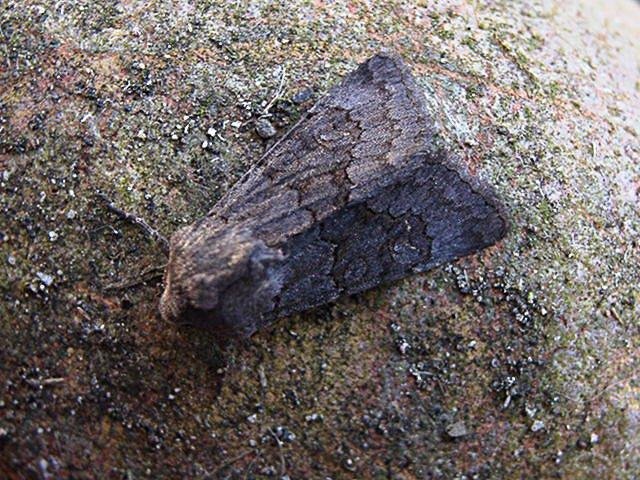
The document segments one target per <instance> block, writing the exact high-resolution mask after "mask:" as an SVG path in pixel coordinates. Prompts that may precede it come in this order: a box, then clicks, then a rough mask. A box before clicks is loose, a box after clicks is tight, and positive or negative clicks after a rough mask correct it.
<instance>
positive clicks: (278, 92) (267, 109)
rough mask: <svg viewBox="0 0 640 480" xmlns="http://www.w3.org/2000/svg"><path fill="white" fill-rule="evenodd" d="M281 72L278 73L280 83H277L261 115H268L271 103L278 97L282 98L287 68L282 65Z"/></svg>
mask: <svg viewBox="0 0 640 480" xmlns="http://www.w3.org/2000/svg"><path fill="white" fill-rule="evenodd" d="M281 72H282V73H281V74H280V85H278V90H276V94H275V95H274V96H273V98H272V99H271V101H270V102H269V103H267V106H266V107H264V110H262V114H261V116H264V115H268V114H269V110H270V109H271V107H273V104H274V103H276V102H277V101H278V100H279V99H280V98H282V93H283V91H284V81H285V78H286V76H287V69H286V68H285V66H284V65H283V66H282V69H281Z"/></svg>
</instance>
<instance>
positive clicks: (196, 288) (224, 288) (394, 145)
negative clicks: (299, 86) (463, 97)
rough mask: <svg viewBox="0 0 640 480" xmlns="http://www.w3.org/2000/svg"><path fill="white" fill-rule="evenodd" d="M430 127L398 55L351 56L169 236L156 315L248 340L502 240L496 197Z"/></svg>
mask: <svg viewBox="0 0 640 480" xmlns="http://www.w3.org/2000/svg"><path fill="white" fill-rule="evenodd" d="M435 134H436V128H435V122H434V120H433V118H432V117H430V115H429V114H428V112H427V110H426V108H425V103H424V97H423V93H422V91H421V90H420V89H419V88H418V86H417V84H416V82H415V80H414V79H413V77H412V75H411V73H410V72H409V70H408V68H407V67H406V66H405V64H404V63H403V61H402V60H401V59H400V57H398V56H396V55H395V54H388V53H380V54H377V55H375V56H374V57H372V58H370V59H369V60H367V61H366V62H364V63H363V64H361V65H360V66H359V67H358V68H357V69H356V70H355V71H353V72H352V73H351V74H349V75H348V76H347V77H346V78H345V79H344V80H343V81H342V83H340V84H339V85H337V86H335V87H334V88H333V89H332V90H330V91H329V93H328V94H327V95H326V96H325V97H324V98H322V99H321V100H320V101H318V103H317V104H316V105H315V106H314V107H312V108H311V109H310V110H309V111H308V112H307V113H306V114H305V115H304V116H303V117H302V118H301V120H300V121H299V122H298V123H297V124H296V125H295V126H294V127H293V128H292V129H291V130H290V131H289V132H288V133H287V134H286V135H284V137H283V138H282V139H281V140H280V141H278V142H277V143H276V144H275V145H273V147H271V148H270V149H269V150H268V151H267V152H266V153H265V154H264V156H263V157H262V158H261V160H260V161H259V162H258V163H257V164H256V165H255V166H253V167H252V168H251V169H250V170H249V172H248V173H247V174H246V175H245V176H244V177H243V178H242V179H241V180H240V181H238V183H236V184H235V185H234V186H233V187H232V188H231V189H230V191H229V192H228V193H227V194H226V195H225V196H224V197H223V198H222V199H220V201H219V202H218V203H217V204H216V205H215V207H214V208H213V209H212V210H211V211H210V212H209V213H208V214H207V215H206V216H205V217H204V218H202V219H201V220H199V221H197V222H195V223H194V224H192V225H190V226H188V227H186V228H183V229H181V230H179V231H177V232H176V233H175V234H174V235H173V236H172V238H171V244H170V254H169V261H168V264H167V268H166V272H165V278H164V283H165V288H164V293H163V294H162V298H161V301H160V312H161V314H162V317H163V318H164V319H166V320H174V321H177V322H183V323H188V324H193V325H196V326H201V327H210V328H214V329H216V330H217V331H219V332H221V333H222V334H224V335H228V336H232V337H233V336H239V337H247V336H250V335H251V334H253V333H254V332H255V331H256V330H259V329H260V328H261V327H263V326H265V325H267V324H270V323H272V322H273V321H274V320H276V319H278V318H279V317H285V316H288V315H290V314H293V313H295V312H300V311H303V310H307V309H310V308H313V307H316V306H319V305H322V304H325V303H327V302H331V301H333V300H335V299H337V298H339V297H341V296H343V295H350V294H356V293H359V292H363V291H365V290H368V289H370V288H373V287H376V286H378V285H381V284H386V283H389V282H393V281H395V280H398V279H401V278H403V277H406V276H408V275H412V274H414V273H418V272H424V271H426V270H429V269H431V268H433V267H436V266H437V265H440V264H442V263H445V262H449V261H451V260H454V259H456V258H459V257H462V256H464V255H468V254H471V253H473V252H477V251H479V250H481V249H483V248H485V247H487V246H490V245H492V244H494V243H495V242H497V241H498V240H500V239H501V238H503V236H504V235H505V234H506V232H507V228H508V226H507V223H508V222H507V219H506V215H505V213H504V209H503V207H502V206H501V204H500V202H499V201H498V199H497V197H496V195H495V194H494V193H493V192H492V190H491V188H490V187H489V186H488V185H485V184H483V183H481V182H480V181H479V180H477V179H475V178H472V177H471V176H470V175H469V174H468V173H466V171H465V169H464V168H463V166H462V165H461V164H460V163H459V162H458V161H457V160H455V158H454V157H453V156H452V155H450V154H448V153H447V152H445V151H444V150H443V149H441V148H438V147H436V146H435V144H434V138H435Z"/></svg>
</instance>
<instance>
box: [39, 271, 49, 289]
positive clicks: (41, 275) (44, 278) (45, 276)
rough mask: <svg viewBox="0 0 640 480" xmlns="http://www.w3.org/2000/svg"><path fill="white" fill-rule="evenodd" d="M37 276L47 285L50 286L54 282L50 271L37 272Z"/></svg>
mask: <svg viewBox="0 0 640 480" xmlns="http://www.w3.org/2000/svg"><path fill="white" fill-rule="evenodd" d="M36 277H38V278H39V279H40V281H41V282H42V283H44V284H45V285H46V286H47V287H50V286H51V285H52V284H53V276H51V275H49V274H48V273H44V272H36Z"/></svg>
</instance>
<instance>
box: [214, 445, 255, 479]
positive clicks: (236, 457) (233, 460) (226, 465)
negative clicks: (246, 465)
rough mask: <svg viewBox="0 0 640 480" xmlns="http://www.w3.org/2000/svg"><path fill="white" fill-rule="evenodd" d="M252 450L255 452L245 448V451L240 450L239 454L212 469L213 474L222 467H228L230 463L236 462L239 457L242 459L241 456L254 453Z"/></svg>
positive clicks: (222, 468)
mask: <svg viewBox="0 0 640 480" xmlns="http://www.w3.org/2000/svg"><path fill="white" fill-rule="evenodd" d="M254 452H255V450H246V451H244V452H242V453H241V454H240V455H237V456H235V457H233V458H232V459H231V460H229V461H227V462H225V463H223V464H222V465H220V466H219V467H218V468H216V469H215V470H214V471H213V474H214V475H215V474H216V473H218V472H219V471H221V470H224V469H225V468H227V467H230V466H231V465H233V464H234V463H236V462H237V461H238V460H240V459H242V458H244V457H246V456H247V455H249V454H250V453H254Z"/></svg>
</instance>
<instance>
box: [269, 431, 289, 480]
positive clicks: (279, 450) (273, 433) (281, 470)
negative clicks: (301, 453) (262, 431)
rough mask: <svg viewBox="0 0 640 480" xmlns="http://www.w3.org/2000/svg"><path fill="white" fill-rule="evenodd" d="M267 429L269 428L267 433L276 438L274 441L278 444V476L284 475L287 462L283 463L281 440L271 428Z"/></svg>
mask: <svg viewBox="0 0 640 480" xmlns="http://www.w3.org/2000/svg"><path fill="white" fill-rule="evenodd" d="M267 430H269V433H270V434H271V436H272V437H273V438H274V439H275V440H276V443H277V444H278V453H279V454H280V476H281V477H284V473H285V472H286V470H287V464H286V463H285V461H284V455H283V454H282V442H281V441H280V439H279V438H278V435H276V433H275V432H274V431H273V430H271V428H268V429H267Z"/></svg>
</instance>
